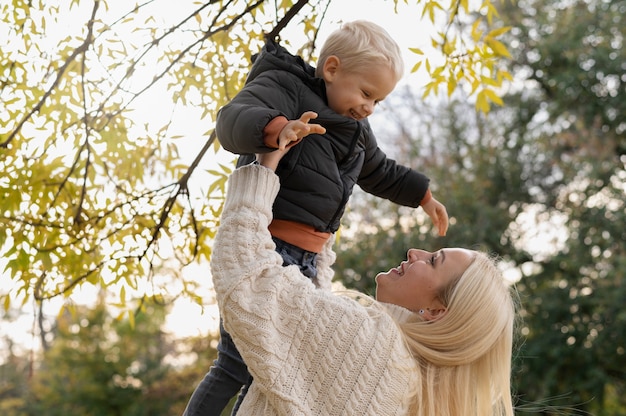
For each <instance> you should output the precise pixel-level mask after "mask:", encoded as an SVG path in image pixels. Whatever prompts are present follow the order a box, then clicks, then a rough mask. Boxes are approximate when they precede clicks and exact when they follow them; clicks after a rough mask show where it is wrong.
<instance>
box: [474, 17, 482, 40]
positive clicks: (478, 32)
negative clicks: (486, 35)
mask: <svg viewBox="0 0 626 416" xmlns="http://www.w3.org/2000/svg"><path fill="white" fill-rule="evenodd" d="M480 23H481V19H476V21H475V22H474V24H473V25H472V40H473V41H474V42H478V40H479V39H480V38H481V36H482V35H483V31H482V30H479V29H478V25H480Z"/></svg>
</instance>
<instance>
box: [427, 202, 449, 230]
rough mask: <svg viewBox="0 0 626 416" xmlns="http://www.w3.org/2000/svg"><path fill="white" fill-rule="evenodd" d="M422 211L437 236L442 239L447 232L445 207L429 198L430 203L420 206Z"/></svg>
mask: <svg viewBox="0 0 626 416" xmlns="http://www.w3.org/2000/svg"><path fill="white" fill-rule="evenodd" d="M422 209H423V210H424V212H425V213H426V214H428V216H429V217H430V219H431V220H432V221H433V224H434V225H435V227H437V231H438V233H439V236H441V237H443V236H444V235H446V232H447V231H448V211H446V207H445V206H444V205H443V204H442V203H441V202H439V201H437V200H436V199H435V198H431V199H430V201H428V202H427V203H425V204H424V205H422Z"/></svg>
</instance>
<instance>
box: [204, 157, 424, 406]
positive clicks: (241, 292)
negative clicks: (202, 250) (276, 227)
mask: <svg viewBox="0 0 626 416" xmlns="http://www.w3.org/2000/svg"><path fill="white" fill-rule="evenodd" d="M278 189H279V181H278V177H277V176H276V175H275V174H274V173H273V172H272V170H271V169H268V168H266V167H264V166H259V165H248V166H244V167H242V168H239V169H237V170H236V171H235V172H233V174H232V175H231V177H230V179H229V187H228V191H227V198H226V202H225V205H224V210H223V213H222V221H221V224H220V229H219V231H218V233H217V236H216V240H215V244H214V250H213V255H212V260H211V271H212V277H213V281H214V286H215V290H216V293H217V299H218V304H219V308H220V313H221V316H222V318H223V321H224V326H225V328H226V330H227V331H228V332H229V333H230V334H231V336H232V338H233V340H234V341H235V344H236V345H237V348H238V350H239V352H240V353H241V356H242V357H243V359H244V361H245V362H246V364H247V365H248V369H249V370H250V373H251V374H252V376H253V377H254V380H255V385H256V388H257V389H260V390H262V391H263V394H264V395H266V396H267V397H268V400H269V401H270V402H271V403H272V406H273V407H275V408H276V409H280V408H281V406H287V404H286V403H289V404H288V406H291V407H290V409H292V410H293V408H294V406H297V407H299V406H302V413H306V412H310V409H313V408H315V407H316V406H322V405H323V406H328V405H330V406H331V407H333V408H336V409H344V408H343V407H342V406H346V404H347V403H353V404H354V403H358V406H361V407H358V408H357V410H356V413H355V414H394V412H389V411H387V410H388V408H389V406H391V407H393V408H395V406H403V404H402V401H403V400H404V399H405V397H406V396H407V389H408V388H409V385H410V383H409V380H410V379H411V377H412V375H411V374H412V371H410V370H413V369H414V368H413V367H412V365H413V364H412V363H413V361H412V359H411V357H410V354H408V352H407V351H406V350H405V348H404V343H403V341H402V338H401V336H400V334H399V331H398V329H397V327H396V326H395V325H394V324H393V321H392V320H391V317H390V316H388V315H387V314H386V313H384V312H382V311H380V310H377V309H372V308H366V307H364V306H362V305H359V304H358V303H357V302H355V301H353V300H352V299H347V298H342V297H338V296H336V295H333V294H332V293H330V292H329V291H325V290H319V289H316V288H315V286H314V285H313V283H311V281H310V280H309V279H307V278H305V277H304V276H303V275H302V274H301V273H300V271H299V269H298V268H297V267H296V266H289V267H282V258H281V257H280V255H279V254H278V253H276V252H275V251H274V249H275V247H274V244H273V241H272V239H271V236H270V234H269V231H268V230H267V226H268V224H269V222H270V220H271V218H272V203H273V200H274V197H275V195H276V194H277V192H278ZM407 363H408V364H407ZM390 386H395V387H393V388H392V387H390ZM398 386H402V388H401V389H398ZM390 389H391V390H390ZM381 405H382V406H383V407H382V408H379V406H381ZM306 409H308V410H306ZM324 409H325V408H323V409H320V412H321V413H325V412H324ZM374 409H378V410H376V411H374ZM381 409H383V410H381ZM344 410H345V409H344ZM277 413H281V412H280V411H277ZM337 414H341V411H339V413H337Z"/></svg>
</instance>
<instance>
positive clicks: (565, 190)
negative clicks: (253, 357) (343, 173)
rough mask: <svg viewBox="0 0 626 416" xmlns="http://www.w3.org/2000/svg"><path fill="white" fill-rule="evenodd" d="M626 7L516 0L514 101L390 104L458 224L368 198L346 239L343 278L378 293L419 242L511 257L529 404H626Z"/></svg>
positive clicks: (508, 8)
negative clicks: (444, 230)
mask: <svg viewBox="0 0 626 416" xmlns="http://www.w3.org/2000/svg"><path fill="white" fill-rule="evenodd" d="M625 11H626V2H624V1H608V2H601V1H573V2H568V3H567V4H565V3H561V2H551V1H528V2H527V1H524V2H521V3H516V4H515V6H513V5H509V4H505V5H503V6H502V7H501V10H500V13H501V17H502V19H503V21H504V22H505V24H506V25H509V26H511V27H513V29H512V30H511V32H510V34H507V40H506V43H507V44H509V45H511V51H512V54H513V59H512V61H511V66H510V68H509V69H510V72H511V73H512V74H513V76H514V79H515V82H514V83H512V85H511V87H510V89H509V91H508V92H507V93H506V94H504V96H503V100H504V102H505V105H504V107H502V108H497V109H494V110H493V111H492V112H491V113H490V114H489V115H488V116H487V117H483V116H482V115H480V114H477V113H475V112H472V111H471V108H470V105H468V103H467V99H466V98H465V97H463V96H462V95H460V94H459V95H457V96H455V97H454V100H452V101H451V102H447V103H444V104H441V105H440V106H439V108H436V107H435V106H433V105H430V104H426V103H422V102H420V101H419V100H417V99H415V98H414V96H412V94H411V93H407V94H406V96H405V97H397V96H394V101H391V102H387V103H386V105H385V110H387V111H385V113H384V114H379V115H378V116H379V117H380V118H383V119H386V120H389V119H394V118H395V119H396V124H397V125H396V126H395V127H394V128H392V129H390V131H389V132H388V133H387V134H386V135H385V136H384V137H388V138H393V137H397V138H399V140H400V143H399V144H398V142H397V141H394V142H393V144H392V143H389V145H390V153H394V154H395V155H396V156H397V158H398V160H400V161H401V162H403V163H407V164H411V165H412V166H413V167H415V168H417V169H420V170H422V171H424V172H426V173H427V174H428V175H429V176H430V177H431V179H432V183H431V186H432V189H433V193H434V195H436V197H437V198H439V199H440V200H441V201H442V202H443V203H445V204H446V206H447V208H448V211H449V214H450V215H451V221H452V225H451V228H450V231H449V233H448V235H447V236H446V237H444V238H439V237H436V236H434V235H433V234H432V232H431V231H430V226H429V222H428V220H427V218H426V219H425V218H424V217H423V215H420V214H419V213H418V214H417V215H416V214H415V213H413V212H411V211H410V210H405V209H398V208H395V207H392V206H391V205H390V204H385V203H383V202H379V201H372V200H370V198H368V197H367V196H365V195H363V194H359V195H356V196H355V198H354V202H355V203H354V204H352V205H351V207H352V211H351V212H350V214H349V215H348V216H347V217H346V221H345V225H346V227H344V230H343V233H342V236H341V238H340V240H339V246H338V251H339V252H340V255H339V257H338V260H337V268H338V273H337V275H339V276H346V277H347V278H346V281H345V283H346V285H348V286H350V287H356V288H359V289H361V290H367V291H369V292H370V293H373V290H374V281H373V278H374V277H375V274H376V273H377V272H378V271H379V270H387V269H389V268H391V267H395V266H396V265H397V264H399V262H400V261H402V259H403V258H404V257H405V253H406V250H407V249H408V248H409V247H423V248H426V249H429V250H436V249H438V248H440V247H444V246H457V245H460V246H469V247H472V248H481V249H483V250H487V251H492V252H496V253H498V254H499V255H500V256H501V257H502V260H503V262H502V264H503V265H504V266H506V268H507V274H508V275H510V276H511V277H513V278H515V279H516V280H517V287H518V289H519V291H520V295H521V299H522V304H523V308H524V309H523V317H524V321H523V324H522V327H521V328H520V335H521V337H522V339H523V342H522V344H521V345H520V348H519V356H518V357H517V359H516V368H517V369H516V373H515V375H514V377H515V380H514V385H515V386H516V388H517V394H518V396H519V403H518V405H519V414H526V413H528V414H545V415H557V414H558V415H563V414H594V415H607V416H608V415H611V416H617V415H622V414H626V400H625V399H624V398H625V397H626V391H625V388H626V386H625V382H626V355H625V350H624V348H625V347H624V346H625V345H626V311H624V308H623V302H624V299H626V289H625V288H624V274H625V273H626V228H625V226H626V212H625V200H626V198H625V193H626V170H625V165H626V155H625V153H626V138H625V133H626V117H625V116H626V94H625V92H626V88H625V83H626V78H625V77H624V62H626V56H625V52H624V47H623V41H624V38H625V36H624V35H625V28H626V25H625V24H624V17H623V16H624V12H625ZM382 136H383V135H381V134H379V137H382ZM380 141H381V142H383V143H384V142H385V140H383V139H381V140H380ZM388 212H391V214H388ZM374 253H375V254H374Z"/></svg>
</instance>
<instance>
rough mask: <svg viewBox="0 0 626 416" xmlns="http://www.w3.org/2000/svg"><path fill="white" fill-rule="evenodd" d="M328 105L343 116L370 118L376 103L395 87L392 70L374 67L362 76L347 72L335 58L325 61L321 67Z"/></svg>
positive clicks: (357, 118) (379, 66)
mask: <svg viewBox="0 0 626 416" xmlns="http://www.w3.org/2000/svg"><path fill="white" fill-rule="evenodd" d="M323 76H324V81H325V82H326V95H327V97H328V106H329V107H330V108H331V109H332V110H333V111H335V112H336V113H339V114H341V115H343V116H346V117H350V118H353V119H355V120H361V119H364V118H366V117H369V116H370V115H371V114H372V113H373V112H374V108H375V107H376V104H378V103H379V102H380V101H382V100H384V99H385V97H387V95H388V94H389V93H390V92H391V91H393V89H394V88H395V87H396V77H395V74H394V72H393V71H392V70H391V68H389V67H387V66H385V65H373V66H371V67H370V68H369V69H368V70H366V71H363V73H357V72H346V70H345V69H342V67H341V62H340V60H339V58H337V57H336V56H330V57H328V58H327V59H326V62H325V63H324V68H323Z"/></svg>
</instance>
